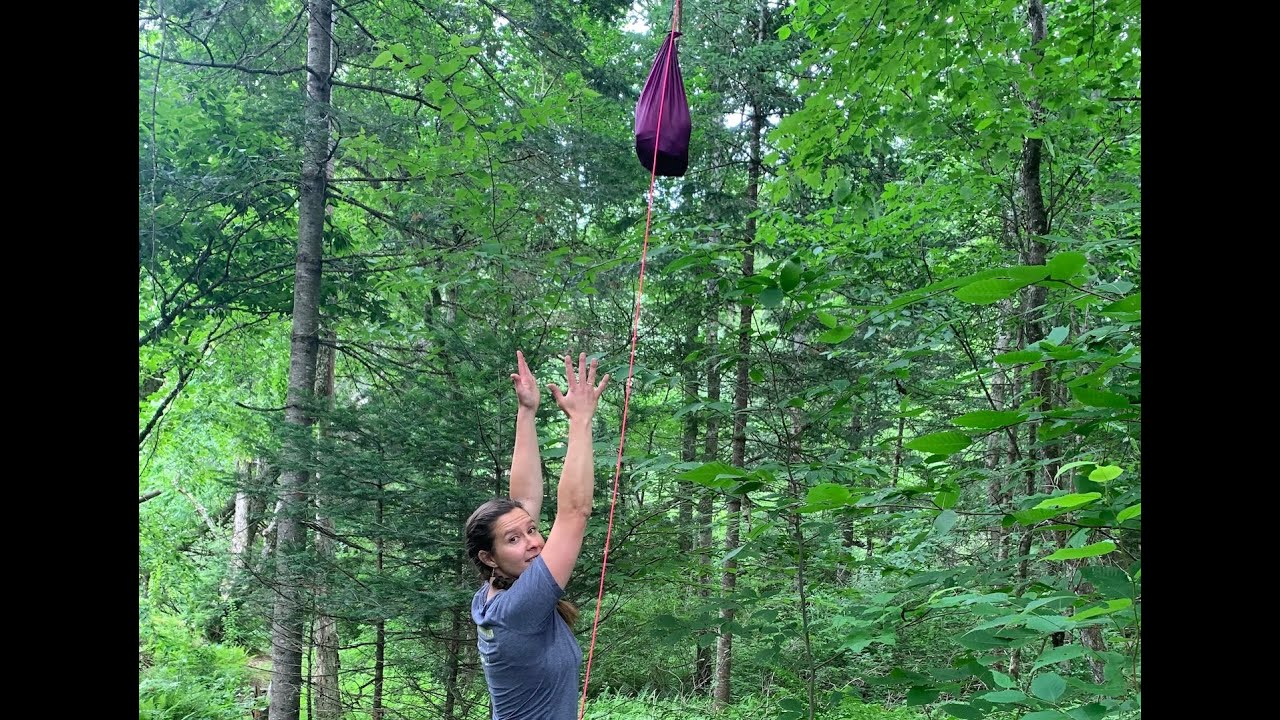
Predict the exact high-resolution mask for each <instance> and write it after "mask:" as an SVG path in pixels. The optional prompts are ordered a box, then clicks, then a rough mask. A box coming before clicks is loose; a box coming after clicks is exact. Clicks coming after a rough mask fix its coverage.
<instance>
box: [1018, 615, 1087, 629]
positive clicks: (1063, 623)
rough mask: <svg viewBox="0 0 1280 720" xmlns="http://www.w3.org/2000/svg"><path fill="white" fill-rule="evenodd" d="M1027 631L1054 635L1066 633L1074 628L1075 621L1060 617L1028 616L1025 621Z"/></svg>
mask: <svg viewBox="0 0 1280 720" xmlns="http://www.w3.org/2000/svg"><path fill="white" fill-rule="evenodd" d="M1026 625H1027V629H1028V630H1034V631H1036V632H1038V633H1042V634H1044V633H1056V632H1066V631H1068V630H1071V629H1072V628H1074V627H1075V621H1074V620H1072V619H1071V618H1068V617H1063V616H1061V615H1036V614H1032V615H1028V616H1027V620H1026Z"/></svg>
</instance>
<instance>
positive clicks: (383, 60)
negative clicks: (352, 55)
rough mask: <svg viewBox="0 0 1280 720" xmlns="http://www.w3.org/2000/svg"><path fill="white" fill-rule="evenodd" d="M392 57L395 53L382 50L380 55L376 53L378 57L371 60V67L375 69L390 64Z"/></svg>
mask: <svg viewBox="0 0 1280 720" xmlns="http://www.w3.org/2000/svg"><path fill="white" fill-rule="evenodd" d="M394 57H395V53H393V52H391V51H390V50H383V51H382V52H381V53H378V57H376V58H374V59H373V66H374V67H376V68H377V67H382V66H383V65H386V64H387V63H389V62H391V60H392V58H394Z"/></svg>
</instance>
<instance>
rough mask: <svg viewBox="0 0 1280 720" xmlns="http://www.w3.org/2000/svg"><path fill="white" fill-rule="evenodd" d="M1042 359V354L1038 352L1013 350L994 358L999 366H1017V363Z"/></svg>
mask: <svg viewBox="0 0 1280 720" xmlns="http://www.w3.org/2000/svg"><path fill="white" fill-rule="evenodd" d="M1042 357H1044V353H1042V352H1040V351H1039V350H1015V351H1013V352H1007V353H1003V354H1000V355H997V356H996V362H998V363H1000V364H1001V365H1017V364H1019V363H1029V362H1035V361H1037V360H1039V359H1040V358H1042Z"/></svg>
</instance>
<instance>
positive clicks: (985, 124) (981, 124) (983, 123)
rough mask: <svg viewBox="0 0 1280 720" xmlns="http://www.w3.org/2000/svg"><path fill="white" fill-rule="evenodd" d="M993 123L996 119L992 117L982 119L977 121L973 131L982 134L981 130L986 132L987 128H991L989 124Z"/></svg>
mask: <svg viewBox="0 0 1280 720" xmlns="http://www.w3.org/2000/svg"><path fill="white" fill-rule="evenodd" d="M995 121H996V119H995V118H994V117H990V116H988V117H984V118H982V119H981V120H979V121H978V124H977V125H975V126H974V127H973V129H974V130H976V131H977V132H982V131H983V130H986V129H987V128H989V127H991V123H993V122H995Z"/></svg>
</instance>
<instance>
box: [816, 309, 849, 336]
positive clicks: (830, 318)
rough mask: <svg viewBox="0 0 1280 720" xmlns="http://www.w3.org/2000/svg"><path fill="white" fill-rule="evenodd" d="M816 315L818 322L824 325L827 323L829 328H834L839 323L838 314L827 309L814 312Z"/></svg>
mask: <svg viewBox="0 0 1280 720" xmlns="http://www.w3.org/2000/svg"><path fill="white" fill-rule="evenodd" d="M814 316H816V317H817V318H818V322H820V323H822V324H823V325H826V326H827V327H829V328H833V327H835V326H836V324H837V321H836V316H835V315H832V314H831V313H829V312H827V311H826V310H819V311H818V312H816V313H814ZM850 332H852V331H850Z"/></svg>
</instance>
